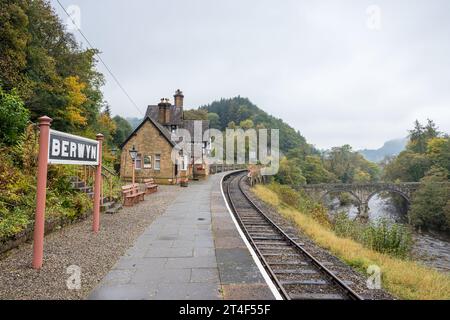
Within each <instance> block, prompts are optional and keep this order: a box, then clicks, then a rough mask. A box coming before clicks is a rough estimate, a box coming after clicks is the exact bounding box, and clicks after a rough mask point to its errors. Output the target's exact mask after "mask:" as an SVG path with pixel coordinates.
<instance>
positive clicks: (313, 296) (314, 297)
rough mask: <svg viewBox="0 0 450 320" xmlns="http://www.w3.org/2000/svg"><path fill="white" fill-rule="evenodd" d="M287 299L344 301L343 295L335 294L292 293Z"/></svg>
mask: <svg viewBox="0 0 450 320" xmlns="http://www.w3.org/2000/svg"><path fill="white" fill-rule="evenodd" d="M289 297H290V298H291V299H292V300H345V297H344V296H343V295H340V294H337V293H294V294H290V295H289Z"/></svg>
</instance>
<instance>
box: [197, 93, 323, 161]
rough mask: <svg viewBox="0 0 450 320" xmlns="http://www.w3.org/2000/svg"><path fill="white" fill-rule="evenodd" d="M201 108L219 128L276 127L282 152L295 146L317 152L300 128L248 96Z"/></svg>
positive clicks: (306, 150)
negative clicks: (261, 106) (262, 108)
mask: <svg viewBox="0 0 450 320" xmlns="http://www.w3.org/2000/svg"><path fill="white" fill-rule="evenodd" d="M199 109H200V110H205V111H207V112H208V119H209V120H210V125H211V127H212V128H216V129H219V130H225V128H227V127H228V128H234V127H237V126H239V127H242V128H244V129H245V128H256V129H258V128H273V129H275V128H276V129H279V130H280V150H281V151H282V152H284V153H286V152H288V151H289V150H290V149H294V148H302V149H303V150H305V152H306V153H313V152H315V150H314V148H313V147H312V145H310V144H308V143H307V142H306V139H305V138H304V137H303V136H302V135H301V133H300V132H299V131H298V130H295V129H294V128H292V127H291V126H289V125H288V124H287V123H285V122H284V121H283V120H281V119H277V118H275V117H273V116H271V115H269V114H268V113H266V112H265V111H263V110H261V109H260V108H258V107H257V106H256V105H254V104H253V103H252V102H251V101H250V100H249V99H247V98H242V97H235V98H231V99H221V100H219V101H214V102H212V103H211V104H209V105H206V106H202V107H200V108H199Z"/></svg>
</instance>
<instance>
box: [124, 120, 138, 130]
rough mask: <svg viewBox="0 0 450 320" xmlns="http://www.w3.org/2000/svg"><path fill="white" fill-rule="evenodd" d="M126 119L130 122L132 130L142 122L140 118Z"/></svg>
mask: <svg viewBox="0 0 450 320" xmlns="http://www.w3.org/2000/svg"><path fill="white" fill-rule="evenodd" d="M126 120H127V121H128V122H129V123H130V125H131V127H132V128H133V130H134V129H136V128H137V126H138V125H139V124H140V123H141V122H142V118H126Z"/></svg>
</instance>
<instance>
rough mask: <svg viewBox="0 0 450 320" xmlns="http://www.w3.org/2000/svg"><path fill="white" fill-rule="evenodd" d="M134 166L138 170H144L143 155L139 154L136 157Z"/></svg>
mask: <svg viewBox="0 0 450 320" xmlns="http://www.w3.org/2000/svg"><path fill="white" fill-rule="evenodd" d="M134 166H135V168H136V170H140V169H142V154H138V155H137V156H136V160H134Z"/></svg>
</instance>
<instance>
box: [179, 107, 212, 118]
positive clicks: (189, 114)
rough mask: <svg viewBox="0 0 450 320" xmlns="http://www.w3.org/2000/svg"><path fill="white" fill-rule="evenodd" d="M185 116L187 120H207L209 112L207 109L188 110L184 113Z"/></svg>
mask: <svg viewBox="0 0 450 320" xmlns="http://www.w3.org/2000/svg"><path fill="white" fill-rule="evenodd" d="M183 117H184V119H186V120H207V119H208V112H207V111H206V110H195V109H191V110H186V111H184V113H183Z"/></svg>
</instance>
